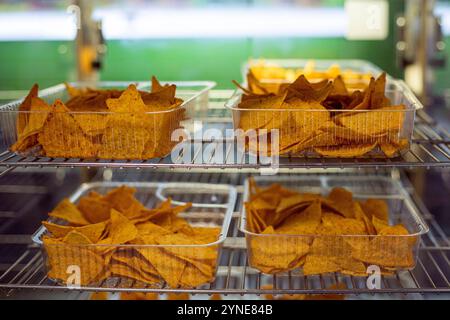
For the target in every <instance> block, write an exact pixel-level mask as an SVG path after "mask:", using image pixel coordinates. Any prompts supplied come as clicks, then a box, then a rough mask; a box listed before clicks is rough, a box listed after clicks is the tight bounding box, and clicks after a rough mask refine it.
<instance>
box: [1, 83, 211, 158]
mask: <svg viewBox="0 0 450 320" xmlns="http://www.w3.org/2000/svg"><path fill="white" fill-rule="evenodd" d="M130 83H133V82H99V83H95V84H92V83H82V82H76V83H71V85H72V86H73V87H75V88H84V87H90V88H97V89H122V90H125V89H126V88H127V87H128V85H129V84H130ZM134 83H136V84H137V89H139V90H142V91H150V88H151V85H150V84H149V83H147V82H134ZM166 83H169V82H162V84H163V85H164V84H166ZM170 84H175V85H176V86H177V92H176V97H177V98H180V99H182V100H183V101H184V102H183V103H182V104H181V105H180V106H179V107H177V108H174V109H172V110H167V111H157V112H146V113H145V114H144V115H142V116H139V117H136V115H135V114H133V113H132V112H129V113H128V112H124V113H112V112H85V111H79V112H74V111H71V112H65V113H55V112H54V113H51V114H50V115H51V120H49V121H47V124H46V128H47V130H48V131H46V132H47V134H46V136H45V138H42V139H45V145H46V146H47V148H45V150H43V148H41V147H39V145H40V144H33V145H34V146H36V145H38V147H34V148H28V149H26V150H24V151H20V152H18V153H20V155H22V156H30V157H31V156H32V157H47V158H80V159H120V160H146V159H151V158H160V157H165V156H166V155H168V154H170V152H171V150H172V148H173V146H175V145H176V144H177V143H178V142H177V141H172V139H171V135H172V133H173V131H174V130H176V129H178V128H180V127H191V125H190V122H193V121H194V119H195V115H196V112H198V111H199V110H201V109H204V108H207V103H208V95H209V91H210V90H211V89H212V88H213V87H214V86H215V83H214V82H209V81H192V82H190V81H185V82H170ZM39 96H40V98H42V99H43V100H45V101H46V102H47V103H49V104H52V103H53V102H54V101H55V100H57V99H59V100H62V101H63V102H65V101H67V100H68V98H69V95H68V92H67V89H66V87H65V86H64V85H57V86H55V87H52V88H49V89H46V90H42V91H40V93H39ZM21 102H22V101H21V100H20V101H15V102H11V103H9V104H7V105H4V106H1V107H0V127H1V131H0V147H1V149H0V153H1V152H4V151H6V150H7V149H8V148H11V146H13V145H14V144H15V143H16V142H17V140H18V134H17V119H18V117H19V115H26V116H25V117H23V119H25V120H26V122H27V123H28V121H30V120H29V119H30V116H31V115H33V114H34V115H35V116H36V118H37V117H39V116H40V115H42V116H46V115H45V114H44V112H23V111H19V107H20V104H21ZM86 109H88V107H86ZM113 116H114V117H115V118H114V117H113ZM49 117H50V116H49ZM108 119H110V120H111V123H112V124H107V121H108ZM39 137H40V138H41V137H42V136H41V135H40V136H39ZM40 138H37V139H40Z"/></svg>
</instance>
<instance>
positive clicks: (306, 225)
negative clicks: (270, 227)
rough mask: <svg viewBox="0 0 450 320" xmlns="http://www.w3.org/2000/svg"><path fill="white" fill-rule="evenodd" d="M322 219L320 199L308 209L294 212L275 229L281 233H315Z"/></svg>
mask: <svg viewBox="0 0 450 320" xmlns="http://www.w3.org/2000/svg"><path fill="white" fill-rule="evenodd" d="M321 219H322V211H321V207H320V202H319V201H314V202H313V203H312V204H311V205H310V206H309V207H308V208H307V209H305V210H304V211H302V212H300V213H296V214H293V215H291V216H289V217H288V218H286V220H284V222H283V224H282V225H281V226H280V227H278V228H277V229H275V232H276V233H279V234H293V235H295V234H301V235H313V234H315V233H316V229H317V227H318V226H319V224H320V222H321Z"/></svg>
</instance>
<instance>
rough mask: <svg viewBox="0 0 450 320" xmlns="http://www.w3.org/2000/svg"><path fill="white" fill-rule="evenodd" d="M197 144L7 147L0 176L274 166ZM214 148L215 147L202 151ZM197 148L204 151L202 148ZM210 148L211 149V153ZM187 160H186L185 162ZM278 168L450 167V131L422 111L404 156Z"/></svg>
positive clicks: (219, 119) (216, 117) (290, 160)
mask: <svg viewBox="0 0 450 320" xmlns="http://www.w3.org/2000/svg"><path fill="white" fill-rule="evenodd" d="M231 94H232V92H231V91H225V90H222V91H211V93H210V98H209V99H210V100H209V109H208V110H207V111H204V112H201V113H200V114H199V115H198V118H196V120H199V121H202V124H203V128H204V129H205V128H216V129H219V130H221V131H222V132H224V130H226V129H231V128H232V120H231V115H230V113H229V112H228V110H226V109H225V108H224V107H223V104H224V102H225V101H226V100H227V98H228V97H229V96H230V95H231ZM191 142H197V143H200V144H201V147H200V146H199V145H198V144H197V145H195V144H194V143H192V144H191V146H190V147H188V148H187V149H186V150H182V151H181V152H180V153H179V154H178V155H177V157H175V158H174V159H172V158H171V156H169V157H166V158H155V159H151V160H146V161H132V160H103V159H72V158H44V157H24V156H19V155H16V154H15V153H13V152H10V151H5V152H3V153H2V154H0V167H3V168H4V169H3V171H1V170H0V176H1V175H2V174H6V173H7V170H8V169H9V170H12V169H11V168H17V167H24V168H27V167H35V168H42V167H54V168H60V167H63V168H137V169H140V168H142V169H143V168H150V169H159V168H167V169H195V168H197V169H211V168H215V169H225V168H231V169H253V170H259V169H262V168H270V167H271V164H270V163H266V162H265V161H262V160H261V159H259V158H256V159H253V158H251V157H250V156H248V155H243V156H240V153H239V152H237V150H236V147H233V150H231V148H227V147H228V146H227V145H226V143H225V142H226V141H225V139H222V140H219V139H217V140H214V141H201V142H199V141H198V140H197V141H196V140H191ZM219 143H220V144H221V145H223V146H224V150H223V156H221V157H216V154H215V153H216V152H217V151H216V150H217V148H215V147H213V148H211V146H212V144H219ZM208 146H209V147H210V150H211V151H206V152H205V151H204V150H206V149H207V148H205V147H208ZM198 150H203V152H199V151H198ZM183 152H190V153H191V156H190V157H188V159H189V160H185V159H183V158H184V155H183ZM208 152H209V153H208ZM181 159H183V161H181ZM277 166H278V167H279V168H286V169H293V168H307V169H311V168H324V167H326V168H338V169H345V168H357V169H360V168H417V167H422V168H443V167H450V133H449V132H447V131H446V130H445V129H444V128H442V127H440V126H439V125H438V124H437V123H436V122H435V121H434V120H433V119H432V118H431V117H430V116H428V115H427V114H426V113H425V112H423V111H421V110H419V111H418V113H417V118H416V125H415V128H414V134H413V140H412V145H411V148H410V150H409V151H408V152H406V153H405V154H403V155H402V156H400V157H397V158H392V159H385V158H380V157H376V156H372V157H371V156H369V157H364V158H355V159H343V158H336V159H333V158H325V157H316V156H315V157H307V156H302V157H281V158H280V159H279V164H278V165H277Z"/></svg>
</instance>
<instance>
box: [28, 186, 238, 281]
mask: <svg viewBox="0 0 450 320" xmlns="http://www.w3.org/2000/svg"><path fill="white" fill-rule="evenodd" d="M127 193H128V194H127ZM105 194H106V195H105ZM100 195H104V196H103V198H102V197H101V196H100ZM130 199H136V201H134V200H132V201H131V202H130V205H129V206H128V205H127V207H129V208H125V207H124V204H125V203H129V202H128V201H129V200H130ZM104 201H107V203H106V205H108V203H109V204H110V205H111V206H112V207H113V208H112V209H110V211H109V212H110V213H109V214H108V212H105V214H104V215H103V218H102V217H101V214H100V213H101V212H103V210H102V208H103V207H104V206H102V205H104ZM137 201H138V202H139V203H138V202H137ZM235 201H236V189H235V188H234V187H232V186H229V185H221V184H217V185H210V184H202V183H145V182H142V183H141V182H133V183H118V182H98V183H87V184H83V185H82V186H81V187H80V188H79V189H78V190H77V191H76V192H75V193H74V194H73V195H72V196H71V197H70V198H69V199H66V200H64V201H62V202H61V203H60V205H58V206H57V207H56V208H55V209H54V211H52V213H50V218H49V220H48V221H45V222H43V226H42V227H41V228H40V229H39V230H38V231H37V232H36V233H35V235H34V236H33V241H34V242H35V243H36V244H37V245H39V246H40V247H41V248H42V250H43V253H44V256H45V266H46V268H47V274H48V277H49V278H50V279H53V280H55V281H56V282H58V283H59V284H61V285H64V286H70V285H73V286H75V285H78V286H82V287H89V286H90V287H92V286H97V287H102V286H108V285H109V283H110V282H114V283H117V282H119V283H120V286H123V287H133V288H136V287H141V288H144V287H145V288H173V289H176V288H193V287H197V286H200V285H203V284H207V283H211V282H213V281H214V279H215V277H216V271H217V266H218V263H219V260H218V259H219V257H220V252H221V248H222V245H223V243H224V241H225V239H226V235H227V232H228V228H229V225H230V221H231V218H232V214H233V210H234V205H235ZM143 206H146V207H143ZM88 208H92V210H89V209H88ZM114 208H115V209H114ZM136 208H137V209H138V210H137V211H136ZM108 209H109V207H108ZM116 209H117V210H116ZM77 211H79V212H78V213H77ZM133 211H134V212H141V213H142V215H136V214H134V215H133V214H132V213H131V212H133ZM74 212H75V213H74ZM80 212H81V213H82V215H80ZM86 212H87V213H89V212H90V214H86ZM144 213H145V214H144ZM108 216H109V218H108ZM75 217H76V218H75ZM149 217H150V218H149ZM84 219H86V220H87V221H88V222H86V223H85V222H84ZM105 219H106V220H105ZM68 221H69V222H70V223H69V222H68Z"/></svg>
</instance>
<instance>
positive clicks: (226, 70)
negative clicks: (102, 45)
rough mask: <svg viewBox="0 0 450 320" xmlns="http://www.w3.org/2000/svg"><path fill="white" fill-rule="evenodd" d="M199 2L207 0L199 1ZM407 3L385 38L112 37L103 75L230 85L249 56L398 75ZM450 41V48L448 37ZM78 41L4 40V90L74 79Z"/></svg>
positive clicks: (0, 77)
mask: <svg viewBox="0 0 450 320" xmlns="http://www.w3.org/2000/svg"><path fill="white" fill-rule="evenodd" d="M199 2H200V3H201V2H208V1H196V3H199ZM304 2H308V1H304ZM309 2H312V1H309ZM343 3H344V1H343V0H324V1H322V2H321V5H326V6H343ZM403 5H404V4H403V1H399V0H390V21H391V23H390V33H389V37H388V38H387V39H386V40H383V41H347V40H345V39H344V38H281V39H280V38H277V39H269V38H264V39H263V38H261V39H249V38H243V39H235V38H233V39H179V40H177V39H170V40H163V39H151V40H114V41H108V42H107V44H108V53H107V55H106V58H105V61H104V68H103V70H102V72H101V79H102V80H144V79H149V78H150V76H151V75H153V74H154V75H157V76H158V77H159V78H160V79H164V80H214V81H216V82H218V87H219V88H231V87H232V84H231V80H232V79H237V80H239V79H240V77H241V72H240V70H241V65H242V63H243V62H245V61H246V60H247V59H248V58H249V57H253V58H262V57H264V58H330V59H333V58H341V59H343V58H345V59H366V60H369V61H371V62H373V63H375V64H377V65H378V66H380V67H382V68H383V69H385V70H387V71H388V72H389V73H390V74H392V75H393V76H396V77H402V71H401V70H400V69H399V68H398V66H397V65H396V56H395V44H394V43H395V31H394V27H393V21H395V20H394V19H395V17H396V16H397V15H398V14H400V13H401V12H402V11H403ZM0 9H1V10H3V11H4V10H8V9H9V7H8V6H3V7H0ZM224 27H226V26H224ZM307 27H308V26H305V28H307ZM446 43H447V51H448V53H450V38H449V37H447V38H446ZM73 46H74V44H73V42H71V41H32V42H0V91H1V90H24V89H27V88H29V87H30V86H31V85H32V84H33V83H35V82H38V83H39V84H40V85H41V87H48V86H51V85H54V84H57V83H60V82H62V81H67V80H74V79H75V55H74V47H73ZM449 71H450V66H449V65H447V68H446V69H445V70H442V71H439V72H438V74H437V78H438V81H437V85H436V90H437V91H440V90H442V89H444V88H449V87H450V77H449V76H448V75H449V74H450V73H449Z"/></svg>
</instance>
